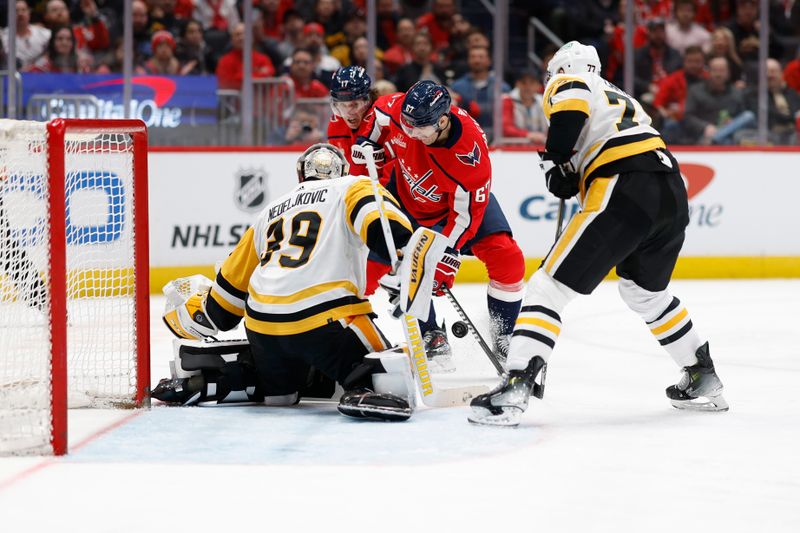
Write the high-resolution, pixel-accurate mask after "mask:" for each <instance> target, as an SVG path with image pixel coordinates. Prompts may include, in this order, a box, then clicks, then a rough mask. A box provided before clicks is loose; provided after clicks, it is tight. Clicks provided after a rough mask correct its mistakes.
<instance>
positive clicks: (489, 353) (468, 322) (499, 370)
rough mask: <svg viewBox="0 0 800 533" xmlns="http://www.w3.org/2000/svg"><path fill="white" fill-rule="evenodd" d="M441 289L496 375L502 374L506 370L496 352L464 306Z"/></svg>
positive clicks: (445, 289)
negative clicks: (487, 342)
mask: <svg viewBox="0 0 800 533" xmlns="http://www.w3.org/2000/svg"><path fill="white" fill-rule="evenodd" d="M443 290H444V295H445V296H447V299H448V300H450V303H451V304H453V308H454V309H455V310H456V313H458V316H459V317H461V321H462V322H463V323H464V324H465V325H466V326H467V328H469V331H470V332H471V333H472V336H473V337H475V340H476V341H478V346H480V347H481V349H482V350H483V353H485V354H486V357H488V358H489V361H490V362H491V363H492V365H493V366H494V369H495V370H496V371H497V375H498V376H503V375H504V374H505V373H506V371H505V369H504V368H503V364H502V363H501V362H500V359H498V358H497V354H496V353H494V352H493V351H492V350H491V348H489V345H488V344H486V341H485V340H483V335H481V332H480V331H478V329H477V328H476V327H475V324H474V323H473V322H472V320H470V318H469V317H468V316H467V313H466V311H464V308H463V307H461V304H460V303H458V300H456V297H455V296H453V293H452V292H450V289H448V288H447V287H445V288H444V289H443ZM454 333H455V332H454Z"/></svg>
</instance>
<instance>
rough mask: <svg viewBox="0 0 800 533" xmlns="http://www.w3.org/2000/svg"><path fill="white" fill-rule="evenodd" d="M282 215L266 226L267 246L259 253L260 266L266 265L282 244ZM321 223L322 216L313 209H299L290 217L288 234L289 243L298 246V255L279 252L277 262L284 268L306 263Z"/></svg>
mask: <svg viewBox="0 0 800 533" xmlns="http://www.w3.org/2000/svg"><path fill="white" fill-rule="evenodd" d="M283 223H284V220H283V217H281V218H279V219H278V220H276V221H275V222H273V223H272V224H270V225H269V228H267V248H266V249H265V250H264V253H263V254H262V255H261V266H264V265H266V264H267V263H269V262H270V261H271V260H272V255H273V254H274V253H275V252H277V251H279V250H280V249H281V247H282V246H283V239H284V230H283ZM321 225H322V217H321V216H320V215H319V213H316V212H314V211H301V212H300V213H297V214H296V215H295V216H293V217H292V221H291V234H290V235H289V245H290V246H295V247H297V248H300V255H299V256H297V257H292V256H291V255H287V254H281V255H280V257H279V258H278V264H279V265H280V266H282V267H284V268H297V267H301V266H303V265H305V264H306V263H308V260H309V259H310V258H311V252H313V251H314V247H315V246H316V245H317V238H318V237H319V228H320V226H321Z"/></svg>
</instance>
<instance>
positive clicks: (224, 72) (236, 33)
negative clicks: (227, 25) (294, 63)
mask: <svg viewBox="0 0 800 533" xmlns="http://www.w3.org/2000/svg"><path fill="white" fill-rule="evenodd" d="M244 31H245V29H244V24H243V23H241V22H240V23H239V24H237V25H236V26H234V27H233V30H232V31H231V50H230V51H229V52H228V53H227V54H225V55H223V56H222V57H221V58H220V59H219V62H218V63H217V83H218V85H219V88H220V89H240V88H241V87H242V80H243V79H244V57H243V55H244V54H243V53H242V48H243V47H244ZM274 75H275V67H274V66H273V65H272V61H270V59H269V57H267V56H266V55H264V54H262V53H260V52H257V51H255V50H253V77H254V78H269V77H271V76H274Z"/></svg>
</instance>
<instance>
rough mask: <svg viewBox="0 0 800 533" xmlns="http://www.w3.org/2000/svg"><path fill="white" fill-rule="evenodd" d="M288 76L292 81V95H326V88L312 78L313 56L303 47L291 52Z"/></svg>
mask: <svg viewBox="0 0 800 533" xmlns="http://www.w3.org/2000/svg"><path fill="white" fill-rule="evenodd" d="M289 78H290V79H291V80H292V83H294V95H295V97H297V98H323V97H325V96H328V93H329V91H328V88H327V87H325V85H323V84H322V83H320V82H319V81H318V80H315V79H314V57H313V56H312V55H311V52H310V51H309V50H306V49H305V48H297V49H295V51H294V53H293V54H292V62H291V64H290V65H289Z"/></svg>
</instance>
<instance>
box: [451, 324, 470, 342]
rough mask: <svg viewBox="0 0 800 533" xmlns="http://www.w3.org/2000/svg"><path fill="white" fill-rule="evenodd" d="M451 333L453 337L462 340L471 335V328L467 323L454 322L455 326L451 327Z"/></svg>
mask: <svg viewBox="0 0 800 533" xmlns="http://www.w3.org/2000/svg"><path fill="white" fill-rule="evenodd" d="M450 331H452V332H453V335H455V336H456V337H458V338H459V339H461V338H463V337H466V336H467V333H469V326H467V324H466V323H465V322H462V321H460V320H459V321H457V322H453V325H452V326H450Z"/></svg>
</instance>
